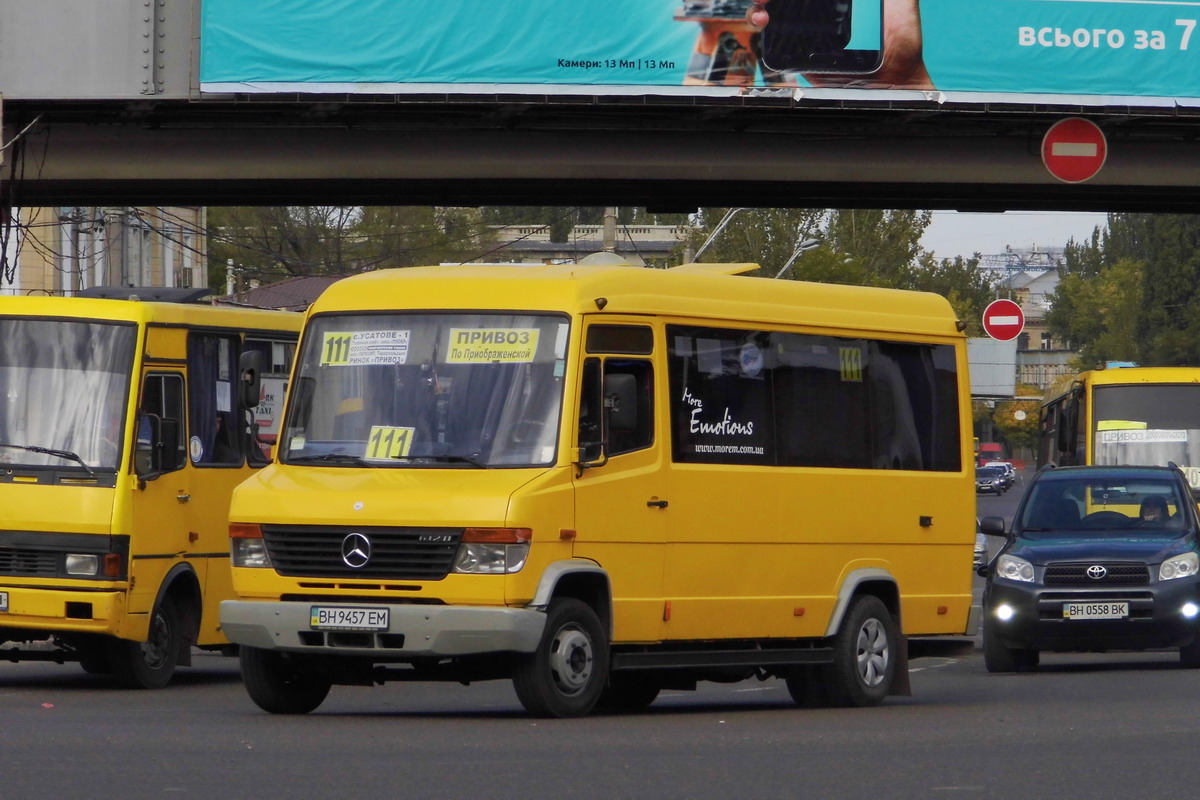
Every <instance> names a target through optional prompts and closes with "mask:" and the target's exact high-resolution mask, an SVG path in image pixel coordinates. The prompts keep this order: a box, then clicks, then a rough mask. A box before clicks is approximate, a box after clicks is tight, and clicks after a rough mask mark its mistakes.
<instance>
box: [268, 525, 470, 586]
mask: <svg viewBox="0 0 1200 800" xmlns="http://www.w3.org/2000/svg"><path fill="white" fill-rule="evenodd" d="M355 534H357V537H364V538H365V540H366V542H368V543H369V557H368V558H366V563H365V564H363V565H362V566H351V563H358V561H361V560H362V555H365V554H366V548H363V547H362V546H361V545H362V542H363V539H360V538H357V537H355V538H354V539H353V540H352V541H351V542H349V545H351V549H353V546H354V545H357V546H358V550H359V551H360V554H359V556H358V558H357V559H356V558H354V557H351V558H350V559H349V562H350V563H348V560H347V559H346V558H343V548H344V547H346V546H347V544H348V543H347V538H348V537H352V536H354V535H355ZM461 539H462V529H461V528H363V527H350V526H340V525H339V526H334V525H330V526H323V525H303V526H276V525H264V526H263V540H264V541H265V542H266V546H267V552H268V553H269V554H270V556H271V563H272V564H273V565H274V566H275V571H276V572H278V573H279V574H280V575H285V576H288V577H299V578H330V577H342V578H348V577H354V578H380V579H389V580H424V581H435V580H441V579H442V578H444V577H446V575H447V573H449V572H450V569H451V567H452V566H453V565H454V554H455V553H456V552H457V551H458V543H459V541H460V540H461Z"/></svg>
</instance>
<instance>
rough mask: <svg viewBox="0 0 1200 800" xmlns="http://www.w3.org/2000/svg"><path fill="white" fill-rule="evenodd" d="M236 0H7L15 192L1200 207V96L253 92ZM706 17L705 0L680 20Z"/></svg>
mask: <svg viewBox="0 0 1200 800" xmlns="http://www.w3.org/2000/svg"><path fill="white" fill-rule="evenodd" d="M702 1H703V2H707V1H708V0H702ZM404 2H408V0H396V1H395V2H393V3H392V5H394V6H395V5H404ZM470 2H471V0H455V2H454V3H450V4H449V5H450V6H451V7H462V6H464V4H469V3H470ZM609 2H611V3H616V4H620V3H621V2H622V0H609ZM664 2H666V0H664ZM671 2H675V0H671ZM732 2H735V3H736V0H732ZM889 2H891V0H889ZM641 3H642V5H645V0H641ZM234 5H236V4H234V3H232V0H172V2H170V3H167V2H166V0H55V2H35V3H18V2H9V3H3V4H0V102H2V106H0V109H2V114H3V117H2V119H3V135H2V141H3V143H4V145H5V149H4V151H3V157H4V163H3V168H2V171H0V206H4V207H10V206H14V205H15V206H51V205H68V204H69V205H98V206H104V205H124V204H157V205H222V204H391V205H405V204H416V205H430V204H442V205H483V204H489V205H504V204H512V205H521V204H535V205H542V204H561V205H642V206H647V207H650V208H653V209H660V210H681V211H682V210H690V209H694V208H696V207H698V206H776V207H789V206H790V207H891V208H950V209H961V210H982V211H1002V210H1005V209H1039V210H1040V209H1059V210H1107V211H1119V210H1139V211H1176V212H1195V211H1197V210H1200V208H1198V205H1200V203H1198V198H1200V192H1197V188H1198V187H1200V145H1198V144H1197V137H1198V136H1200V108H1197V107H1195V106H1194V105H1192V104H1191V103H1190V101H1188V100H1187V98H1183V99H1182V100H1181V99H1179V98H1165V99H1164V98H1162V97H1154V98H1147V97H1132V96H1123V95H1114V96H1112V97H1098V96H1095V95H1089V96H1081V95H1079V94H1078V93H1064V94H1046V93H1039V94H1029V95H1028V96H1026V95H1022V94H1019V93H1018V94H1014V93H1012V92H1008V93H1003V92H1001V93H993V94H989V93H986V92H984V93H979V92H953V91H941V90H940V89H903V88H902V89H901V90H896V91H874V90H871V89H864V90H861V91H854V90H852V89H851V90H846V89H843V90H842V91H829V90H825V91H822V90H820V89H819V88H818V89H816V90H812V89H797V88H795V87H790V86H779V85H773V84H766V85H760V86H756V87H750V88H745V89H743V90H742V91H738V92H724V91H717V90H715V89H714V90H711V91H695V92H689V91H686V89H687V87H686V86H679V87H674V88H673V89H671V90H670V91H667V90H666V89H663V90H661V91H659V90H654V89H652V90H649V91H646V92H642V93H638V92H629V91H617V92H612V91H607V90H605V89H603V88H600V89H597V88H596V87H592V86H587V85H576V86H574V87H567V88H564V87H563V86H547V87H545V88H542V87H539V86H537V85H531V84H517V85H512V84H499V83H497V84H494V85H482V86H481V85H480V84H471V85H470V86H467V87H462V86H457V85H454V84H420V83H418V84H414V85H410V86H403V87H400V89H399V90H397V89H396V87H395V86H394V85H392V84H387V83H382V84H381V83H379V82H377V81H376V82H370V83H365V84H353V85H351V84H345V83H338V82H336V81H335V82H317V83H315V84H313V85H312V86H304V85H302V84H298V83H297V84H287V83H285V84H283V85H282V88H280V84H273V83H271V82H270V81H263V82H261V83H257V84H256V83H255V82H254V81H247V82H246V83H245V85H244V86H243V85H242V84H239V83H238V82H236V81H232V82H231V81H227V80H226V81H222V80H207V79H206V74H205V69H212V66H211V61H212V51H211V48H210V47H209V45H208V41H209V40H211V39H214V38H216V37H217V36H218V35H219V34H221V33H223V32H224V29H223V28H221V27H220V26H219V25H217V24H214V22H213V19H214V18H215V17H217V14H218V12H219V11H223V12H224V13H232V11H231V8H232V6H234ZM309 5H312V4H306V3H303V2H297V1H296V0H293V1H292V2H290V3H289V2H287V1H286V0H277V2H273V3H265V2H264V3H260V4H251V5H243V6H242V11H243V13H250V12H249V11H248V9H250V8H252V7H258V6H264V7H268V6H274V7H288V6H290V7H291V9H292V11H293V12H294V14H297V15H298V14H299V13H300V12H299V11H298V9H302V8H304V7H306V6H309ZM318 5H327V4H318ZM359 5H365V6H370V7H374V8H377V9H382V8H384V7H385V6H386V5H387V4H381V1H380V0H369V1H368V0H362V2H360V3H359ZM409 5H413V6H415V5H424V4H413V3H411V2H409ZM439 5H442V6H446V5H447V4H446V3H442V4H439ZM534 5H536V4H534ZM562 5H564V4H561V3H560V4H547V6H562ZM565 5H568V6H569V5H571V4H565ZM1040 5H1042V6H1048V5H1054V4H1053V3H1042V4H1040ZM1059 5H1064V6H1067V5H1070V6H1076V7H1078V6H1080V5H1081V4H1080V3H1073V4H1067V3H1063V4H1059ZM1083 5H1086V3H1085V4H1083ZM1093 5H1096V4H1093ZM1177 5H1178V4H1177ZM348 7H349V4H348ZM631 7H632V6H631ZM381 13H382V12H381ZM506 13H509V12H506ZM512 13H516V12H512ZM1172 13H1174V12H1172ZM1179 13H1183V12H1179ZM680 15H682V16H680ZM686 15H687V5H686V4H685V5H684V10H683V11H681V12H678V14H677V16H676V21H678V20H683V22H681V23H678V24H684V23H686V22H687V19H686ZM1176 16H1178V14H1176ZM218 22H220V20H218ZM731 24H732V23H731ZM930 24H931V23H930V20H929V15H928V14H927V15H926V29H927V30H928V29H929V25H930ZM675 30H678V29H675ZM1039 30H1041V29H1039ZM366 33H367V32H366V31H364V32H363V37H362V38H363V39H364V40H366V39H368V38H369V37H368V36H366ZM281 35H282V34H281ZM927 39H928V37H927ZM1110 40H1111V36H1110ZM514 41H515V40H514ZM699 41H700V40H699V39H697V42H699ZM1131 42H1132V38H1131ZM1110 43H1111V42H1110ZM514 46H515V45H514ZM1198 46H1200V45H1198ZM699 47H700V45H699V44H697V48H698V50H697V52H699ZM1130 47H1132V44H1130ZM926 49H927V52H928V51H929V50H930V49H931V48H930V47H929V46H928V41H927V48H926ZM695 57H696V53H693V61H694V59H695ZM205 58H209V62H208V63H206V62H205V61H204V59H205ZM622 63H624V62H623V61H622ZM693 66H694V65H691V64H690V65H689V66H688V69H689V70H691V69H692V67H693ZM1193 71H1196V70H1193ZM1197 72H1200V71H1197ZM764 74H765V73H764ZM691 75H692V72H688V73H687V75H685V80H684V81H683V83H686V82H687V78H688V76H691ZM264 87H265V88H264ZM243 88H244V89H245V90H244V91H242V90H239V89H243ZM1198 94H1200V93H1198ZM1066 116H1086V117H1088V118H1090V119H1091V120H1093V121H1095V122H1097V123H1098V124H1099V125H1100V126H1101V127H1102V129H1103V130H1104V132H1105V134H1106V136H1107V140H1108V159H1107V162H1106V163H1105V165H1104V168H1103V169H1102V170H1101V171H1100V173H1099V174H1098V175H1097V176H1096V177H1095V178H1092V179H1091V180H1089V181H1087V182H1086V183H1082V184H1066V183H1062V182H1060V181H1058V180H1056V179H1055V178H1053V177H1052V176H1051V175H1050V174H1049V173H1048V172H1047V170H1046V168H1045V167H1044V166H1043V163H1042V159H1041V155H1040V143H1041V139H1042V136H1043V134H1044V132H1045V131H1046V129H1047V128H1048V127H1049V126H1050V125H1051V124H1052V123H1053V122H1055V121H1057V120H1059V119H1061V118H1063V117H1066Z"/></svg>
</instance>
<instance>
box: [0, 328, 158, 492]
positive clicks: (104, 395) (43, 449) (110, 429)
mask: <svg viewBox="0 0 1200 800" xmlns="http://www.w3.org/2000/svg"><path fill="white" fill-rule="evenodd" d="M136 337H137V329H136V328H135V327H134V326H133V325H132V324H114V323H102V322H78V321H72V320H45V319H39V320H33V319H18V318H11V317H10V318H5V319H0V445H3V446H0V465H21V466H26V467H29V466H32V467H53V468H55V469H78V470H88V469H92V468H95V469H106V470H107V469H112V470H115V469H116V468H117V467H118V466H119V464H120V460H121V449H122V448H121V441H122V431H123V423H124V416H125V407H126V403H127V401H128V397H129V395H128V392H129V382H130V370H131V369H132V365H133V350H134V341H135V339H136Z"/></svg>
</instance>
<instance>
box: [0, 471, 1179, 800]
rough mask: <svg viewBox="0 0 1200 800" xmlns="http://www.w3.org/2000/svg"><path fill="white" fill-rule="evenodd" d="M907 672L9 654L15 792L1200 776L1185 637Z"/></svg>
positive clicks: (535, 790)
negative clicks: (712, 679)
mask: <svg viewBox="0 0 1200 800" xmlns="http://www.w3.org/2000/svg"><path fill="white" fill-rule="evenodd" d="M1016 500H1017V493H1015V492H1014V493H1010V494H1008V495H1004V496H1002V497H999V498H990V497H989V498H980V503H979V507H980V513H981V514H983V515H986V514H989V513H999V514H1000V515H1002V516H1006V517H1011V508H1010V510H1009V511H1007V512H1005V511H1003V510H1002V509H1003V508H1005V507H1006V506H1015V504H1016ZM911 670H912V686H913V695H912V696H911V697H897V698H890V699H889V700H888V701H887V702H886V703H885V704H884V705H882V706H880V707H878V708H869V709H799V708H796V707H795V706H794V705H793V704H792V702H791V701H790V699H789V697H788V694H787V690H786V688H785V687H784V686H783V683H782V682H781V681H776V680H771V681H764V682H744V683H738V684H729V685H715V684H706V685H703V686H702V688H701V690H700V691H697V692H665V693H664V694H663V695H662V696H661V697H660V699H659V700H658V701H657V702H656V703H655V704H654V705H653V706H652V707H651V708H650V709H648V710H647V711H645V712H642V713H636V714H623V715H603V714H598V715H594V716H591V717H588V718H586V719H579V720H536V719H531V718H529V717H527V716H526V715H525V714H524V712H523V711H522V709H521V706H520V704H519V703H518V702H517V699H516V696H515V695H514V693H513V691H512V688H511V686H510V685H509V684H508V683H507V682H490V683H483V684H476V685H472V686H469V687H463V686H459V685H457V684H389V685H387V686H383V687H376V688H365V687H334V689H333V691H332V693H331V695H330V697H329V699H328V700H326V702H325V703H324V704H323V705H322V706H321V708H320V709H318V711H317V712H315V713H313V714H310V715H307V716H302V717H282V716H272V715H269V714H266V713H263V712H261V711H260V710H259V709H258V708H257V707H256V706H255V705H254V704H253V703H252V702H251V701H250V700H249V698H248V697H247V696H246V694H245V692H244V690H243V689H242V687H241V684H240V681H239V678H238V671H237V662H236V660H233V659H228V658H222V657H220V656H215V655H208V654H205V655H199V656H197V657H196V658H195V666H194V667H192V668H190V669H186V670H183V671H182V672H181V673H180V675H179V677H178V679H177V681H176V683H174V684H173V685H172V686H170V687H168V688H167V689H164V690H161V691H157V692H136V691H124V690H119V689H116V688H113V687H112V686H111V685H110V684H109V683H108V682H107V681H106V680H104V679H103V678H99V677H95V676H90V675H86V674H84V673H83V671H82V670H80V669H79V667H78V666H76V665H71V664H68V665H54V664H0V800H9V799H10V798H89V800H91V799H95V798H123V799H124V800H136V799H137V798H151V797H153V798H161V797H180V798H186V797H196V798H200V797H203V798H222V800H226V799H235V798H248V799H249V798H255V799H258V798H264V799H266V798H287V800H303V799H304V798H328V797H338V798H358V797H403V798H460V797H461V798H520V799H521V800H527V799H528V798H541V797H570V798H572V799H573V800H575V799H576V798H578V799H580V800H590V799H592V798H595V799H596V800H600V799H601V798H604V799H605V800H607V798H783V797H787V798H791V797H798V798H854V799H855V800H857V798H863V799H864V800H865V799H866V798H872V799H873V800H874V799H876V798H889V799H890V798H959V797H963V798H1004V800H1009V798H1012V797H1020V798H1023V800H1024V799H1026V798H1055V800H1073V799H1074V798H1081V799H1082V798H1088V800H1103V799H1104V798H1114V799H1115V798H1138V799H1139V800H1145V799H1146V798H1180V797H1189V796H1192V795H1194V794H1195V787H1194V781H1193V777H1192V768H1193V764H1194V763H1195V761H1196V755H1195V751H1196V741H1197V734H1198V732H1200V710H1197V708H1196V705H1195V703H1194V702H1193V700H1194V698H1195V696H1196V695H1197V693H1198V692H1200V671H1197V670H1185V669H1182V668H1180V667H1179V666H1178V660H1177V656H1176V654H1175V653H1171V652H1156V653H1143V654H1109V653H1105V654H1101V653H1088V654H1053V653H1047V654H1044V655H1043V657H1042V666H1041V667H1040V668H1039V669H1038V671H1036V672H1033V673H1025V674H1013V675H990V674H988V673H987V672H986V670H985V669H984V667H983V660H982V655H981V653H980V652H979V650H978V649H975V650H970V651H967V652H965V653H963V654H961V655H958V656H955V657H938V658H926V659H917V660H914V661H913V662H912V663H911Z"/></svg>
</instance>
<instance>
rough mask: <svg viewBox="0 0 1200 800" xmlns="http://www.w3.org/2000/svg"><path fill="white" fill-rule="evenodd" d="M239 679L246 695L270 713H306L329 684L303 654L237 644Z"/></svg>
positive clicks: (316, 704) (317, 704)
mask: <svg viewBox="0 0 1200 800" xmlns="http://www.w3.org/2000/svg"><path fill="white" fill-rule="evenodd" d="M238 658H239V659H240V662H241V666H242V683H243V684H244V685H245V686H246V693H247V694H249V695H250V699H251V700H253V701H254V702H255V704H257V705H258V707H259V708H261V709H262V710H263V711H270V712H271V713H272V714H307V713H308V712H310V711H312V710H313V709H315V708H316V707H317V706H319V705H321V703H323V702H324V701H325V698H326V697H327V696H328V695H329V687H330V686H331V685H332V684H331V683H330V682H329V681H328V680H327V679H325V678H323V677H321V675H320V674H318V673H317V672H316V671H315V670H313V669H312V668H311V667H310V666H309V665H308V664H307V663H306V662H305V659H304V657H303V656H297V655H292V654H291V653H280V652H279V651H277V650H263V649H260V648H258V647H246V646H244V645H243V646H242V647H241V652H240V653H239V655H238Z"/></svg>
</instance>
